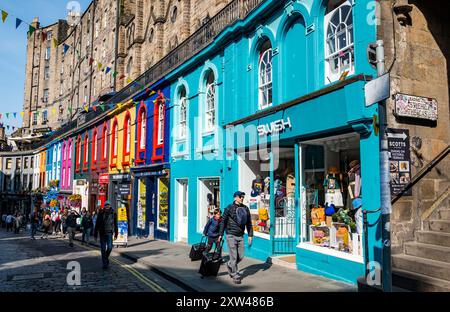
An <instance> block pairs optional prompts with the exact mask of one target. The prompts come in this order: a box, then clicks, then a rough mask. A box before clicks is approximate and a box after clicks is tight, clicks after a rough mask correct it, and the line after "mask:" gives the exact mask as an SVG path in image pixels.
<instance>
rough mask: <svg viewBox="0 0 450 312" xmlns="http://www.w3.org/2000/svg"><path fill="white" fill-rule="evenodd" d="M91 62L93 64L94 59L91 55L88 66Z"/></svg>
mask: <svg viewBox="0 0 450 312" xmlns="http://www.w3.org/2000/svg"><path fill="white" fill-rule="evenodd" d="M92 64H94V59H93V58H92V57H91V58H90V59H89V66H92Z"/></svg>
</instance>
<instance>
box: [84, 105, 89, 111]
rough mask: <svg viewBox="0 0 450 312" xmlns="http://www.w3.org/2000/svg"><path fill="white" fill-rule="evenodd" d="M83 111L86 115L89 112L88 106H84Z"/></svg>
mask: <svg viewBox="0 0 450 312" xmlns="http://www.w3.org/2000/svg"><path fill="white" fill-rule="evenodd" d="M84 110H85V111H86V113H87V112H89V106H88V105H85V106H84Z"/></svg>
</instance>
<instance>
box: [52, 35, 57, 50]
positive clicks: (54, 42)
mask: <svg viewBox="0 0 450 312" xmlns="http://www.w3.org/2000/svg"><path fill="white" fill-rule="evenodd" d="M53 47H54V48H55V49H56V48H57V47H58V40H56V38H53Z"/></svg>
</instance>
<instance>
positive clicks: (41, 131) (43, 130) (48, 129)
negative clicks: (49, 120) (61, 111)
mask: <svg viewBox="0 0 450 312" xmlns="http://www.w3.org/2000/svg"><path fill="white" fill-rule="evenodd" d="M50 131H52V128H49V127H46V128H39V129H33V133H47V132H50Z"/></svg>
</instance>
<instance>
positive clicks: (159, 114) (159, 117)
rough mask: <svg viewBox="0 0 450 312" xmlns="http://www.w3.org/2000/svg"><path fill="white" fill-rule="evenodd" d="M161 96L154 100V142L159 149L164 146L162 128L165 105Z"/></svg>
mask: <svg viewBox="0 0 450 312" xmlns="http://www.w3.org/2000/svg"><path fill="white" fill-rule="evenodd" d="M162 97H163V96H162V95H161V96H160V98H158V99H157V100H156V105H155V109H154V116H155V119H154V129H157V131H156V136H154V139H155V141H156V147H161V146H162V145H163V144H164V126H165V120H164V119H165V114H166V104H165V100H164V98H162Z"/></svg>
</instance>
